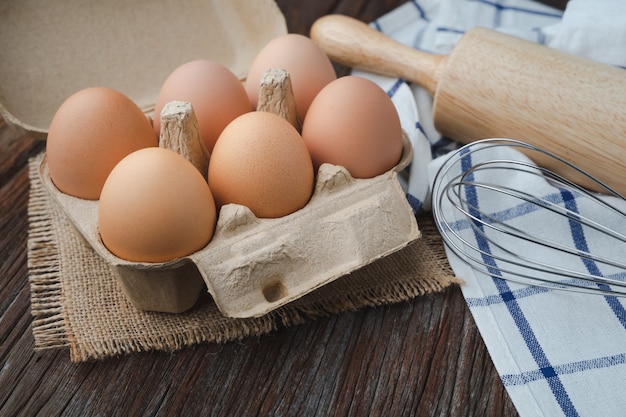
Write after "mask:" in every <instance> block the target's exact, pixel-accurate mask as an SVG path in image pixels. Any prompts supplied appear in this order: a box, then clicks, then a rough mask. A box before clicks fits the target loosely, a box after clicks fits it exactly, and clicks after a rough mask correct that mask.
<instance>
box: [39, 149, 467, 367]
mask: <svg viewBox="0 0 626 417" xmlns="http://www.w3.org/2000/svg"><path fill="white" fill-rule="evenodd" d="M42 156H43V154H41V155H39V156H37V157H35V158H32V159H31V160H30V161H29V168H30V181H31V188H30V201H29V207H28V210H29V211H28V216H29V236H28V270H29V282H30V289H31V311H32V315H33V316H34V320H33V334H34V338H35V348H36V349H46V348H62V347H69V351H70V358H71V360H72V361H74V362H81V361H87V360H94V359H104V358H107V357H110V356H117V355H121V354H126V353H130V352H141V351H150V350H161V351H172V350H177V349H181V348H183V347H185V346H190V345H193V344H196V343H203V342H218V343H220V342H227V341H231V340H236V339H241V338H244V337H248V336H258V335H261V334H264V333H268V332H270V331H272V330H274V329H276V328H278V327H279V326H292V325H296V324H299V323H303V322H305V321H307V320H313V319H315V318H318V317H322V316H326V315H329V314H335V313H340V312H343V311H348V310H356V309H358V308H362V307H366V306H376V305H382V304H386V303H394V302H399V301H405V300H408V299H411V298H413V297H416V296H419V295H423V294H427V293H433V292H439V291H442V290H443V289H445V288H446V287H448V286H450V285H451V284H453V283H456V282H458V281H457V280H456V278H455V277H454V275H453V272H452V270H451V269H450V267H449V265H448V262H447V259H446V256H445V253H444V250H443V245H442V242H441V240H440V237H439V235H438V233H437V231H436V228H435V227H434V226H433V224H432V222H431V221H430V219H429V218H423V219H420V221H419V226H420V230H421V231H422V234H423V237H422V238H420V239H418V240H417V241H416V242H415V243H413V244H411V245H409V246H408V247H406V248H405V249H403V250H401V251H398V252H396V253H394V254H393V255H391V256H388V257H386V258H383V259H381V260H379V261H376V262H374V263H372V264H370V265H368V266H366V267H364V268H362V269H360V270H358V271H356V272H354V273H352V274H349V275H346V276H344V277H342V278H340V279H338V280H336V281H334V282H333V283H331V284H328V285H326V286H324V287H322V288H321V289H318V290H316V291H314V292H312V293H310V294H308V295H306V296H304V297H302V298H300V299H299V300H297V301H295V302H292V303H290V304H289V305H287V306H284V307H281V308H279V309H277V310H275V311H273V312H271V313H269V314H267V315H266V316H263V317H261V318H253V319H231V318H227V317H224V316H223V315H222V314H221V313H220V312H219V311H218V309H217V307H216V306H215V304H214V303H213V301H212V299H211V296H210V295H209V294H208V292H205V293H204V294H203V295H202V296H201V297H200V300H199V301H198V303H197V304H196V306H195V307H193V308H192V309H191V310H189V311H187V312H185V313H182V314H168V313H154V312H144V311H138V310H136V309H135V308H134V307H133V306H132V305H131V304H130V303H129V302H128V301H127V300H126V298H125V296H124V294H123V293H122V290H121V289H120V288H119V287H118V284H117V282H116V280H115V278H114V276H113V274H112V272H111V270H110V269H109V267H108V265H107V264H106V263H105V262H104V261H103V260H102V259H101V258H100V257H99V256H98V255H97V254H96V253H95V252H94V251H93V250H92V249H91V248H90V247H88V246H87V245H86V244H85V243H83V240H82V239H81V238H80V237H79V236H77V235H76V234H75V232H74V230H73V229H72V226H71V224H70V223H69V220H68V219H67V218H66V217H65V214H64V213H63V211H62V210H61V208H60V207H59V206H58V205H57V204H56V202H55V201H54V200H53V199H52V198H50V197H49V195H48V193H47V191H46V189H45V187H44V186H43V184H42V183H41V179H40V177H39V171H38V168H39V165H40V163H41V158H42Z"/></svg>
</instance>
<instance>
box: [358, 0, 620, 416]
mask: <svg viewBox="0 0 626 417" xmlns="http://www.w3.org/2000/svg"><path fill="white" fill-rule="evenodd" d="M477 25H479V26H484V27H489V28H493V29H495V30H498V31H502V32H505V33H509V34H513V35H515V36H518V37H522V38H525V39H527V40H531V41H533V42H537V43H542V44H546V45H548V46H550V47H554V48H558V49H562V50H565V51H567V52H570V53H574V54H579V55H583V56H588V57H591V58H593V59H597V60H601V61H604V62H608V63H611V64H613V65H616V66H621V67H626V2H624V1H622V0H613V1H611V0H570V2H569V3H568V5H567V9H566V10H565V12H564V13H563V14H562V13H561V12H560V11H558V10H555V9H552V8H550V7H547V6H545V5H542V4H540V3H537V2H533V1H532V0H414V1H412V2H409V3H406V4H404V5H402V6H400V7H399V8H398V9H396V10H394V11H392V12H390V13H389V14H387V15H385V16H382V17H380V18H379V19H377V20H376V21H375V22H372V26H373V27H375V28H377V29H378V30H380V31H382V32H383V33H385V34H387V35H389V36H391V37H392V38H395V39H396V40H398V41H400V42H402V43H404V44H406V45H410V46H412V47H414V48H417V49H420V50H423V51H427V52H433V53H449V52H450V51H451V49H452V47H453V46H454V44H455V43H456V42H457V41H458V39H459V38H460V37H461V36H462V34H463V33H464V32H465V31H466V30H468V29H469V28H471V27H473V26H477ZM354 73H355V74H357V75H361V76H364V77H368V78H371V79H373V80H374V81H376V82H377V83H379V85H381V86H382V87H383V88H384V89H385V90H386V91H387V92H388V94H389V95H390V96H391V97H392V100H393V101H394V103H395V104H396V107H397V109H398V112H399V114H400V116H401V121H402V125H403V128H404V129H405V130H406V131H407V132H408V134H409V136H410V138H411V141H412V143H413V146H414V150H415V156H414V160H413V163H412V164H411V167H410V175H409V179H408V182H407V184H405V185H406V189H407V193H408V199H409V202H410V203H411V205H412V206H413V208H414V210H415V211H416V212H417V213H419V212H421V211H427V210H430V207H431V206H430V201H431V195H430V193H431V189H432V188H431V187H432V186H431V181H432V178H433V176H434V173H435V172H436V171H437V168H438V167H439V166H440V165H441V164H442V163H443V161H444V160H445V158H446V156H442V155H445V154H447V153H448V152H449V151H450V150H452V149H454V148H456V147H458V145H457V144H455V143H453V142H451V141H449V140H447V139H445V138H442V137H441V136H440V135H439V134H438V133H437V131H436V130H435V128H434V126H433V123H432V98H431V97H430V96H429V95H428V94H427V93H426V92H425V91H424V90H422V89H421V88H419V87H417V86H415V85H410V84H407V83H405V82H404V81H403V80H399V79H393V78H390V77H382V76H376V75H372V74H369V73H366V72H362V71H354ZM502 152H509V151H493V152H492V154H491V155H489V157H490V158H491V157H501V156H502V155H503V154H502ZM511 155H512V156H515V157H521V158H523V157H522V156H521V154H519V153H518V152H516V151H511ZM511 181H512V186H517V185H519V184H516V183H515V179H512V180H511ZM526 186H528V184H526ZM533 186H534V185H533ZM532 191H533V192H536V193H539V194H546V193H551V192H553V191H554V190H553V189H552V188H551V186H549V185H548V184H546V183H543V182H542V181H539V182H538V183H537V185H536V189H534V190H532ZM477 198H482V197H480V195H479V196H478V197H477ZM482 203H485V204H486V203H487V201H481V204H482ZM618 204H621V202H618ZM511 208H513V207H511ZM501 209H502V210H506V209H507V207H501ZM622 210H626V207H624V204H622ZM518 214H519V213H518ZM529 216H530V217H526V218H525V219H522V220H521V221H524V224H525V227H528V225H529V224H530V225H532V227H535V228H536V230H548V231H553V233H554V235H562V236H563V239H566V240H567V239H570V238H571V236H572V233H570V226H569V225H568V224H567V222H564V223H557V222H555V221H554V219H553V218H552V217H544V216H542V215H540V214H539V212H535V213H532V214H530V215H529ZM520 219H521V217H520ZM548 219H549V220H548ZM621 223H626V222H623V221H621ZM582 237H587V236H582ZM574 238H576V239H579V238H581V236H578V237H574ZM574 238H572V239H574ZM587 238H588V240H589V241H588V242H586V243H588V244H589V245H590V246H593V247H595V246H597V247H598V251H599V252H601V251H604V250H608V246H614V247H613V248H612V249H615V248H618V249H616V250H618V251H619V250H622V251H623V250H624V249H623V248H624V246H623V245H622V246H621V248H620V247H618V246H617V245H614V244H611V243H607V242H606V241H604V240H603V239H597V238H595V237H590V236H589V237H587ZM448 254H449V260H450V263H451V266H452V268H453V269H454V271H455V273H456V274H457V275H458V276H459V277H462V278H463V279H464V280H465V281H466V282H465V283H464V284H463V285H462V286H461V289H462V291H463V295H464V297H465V300H466V302H467V304H468V306H469V308H470V310H471V312H472V314H473V317H474V318H475V321H476V323H477V326H478V328H479V330H480V332H481V335H482V337H483V339H484V341H485V344H486V345H487V348H488V350H489V353H490V355H491V358H492V359H493V362H494V365H495V367H496V369H497V371H498V373H499V374H500V377H501V379H502V381H503V383H504V385H505V387H506V389H507V391H508V393H509V395H510V397H511V399H512V401H513V403H514V404H515V406H516V408H517V410H518V411H519V413H520V415H521V417H531V416H532V417H534V416H545V417H555V416H568V417H569V416H594V417H595V416H602V417H611V416H626V394H625V393H626V308H625V306H626V301H625V299H623V298H622V299H618V298H615V297H603V296H595V295H587V294H577V293H571V292H567V293H566V292H562V291H555V290H545V289H538V288H535V287H526V286H524V285H521V284H515V283H511V282H509V281H502V280H499V279H495V278H491V277H489V276H486V275H481V274H479V273H477V272H476V271H475V270H473V269H472V268H469V267H468V265H467V263H466V262H464V261H462V260H460V259H459V258H457V257H456V256H455V255H453V254H452V253H451V252H448ZM623 258H626V252H624V255H623ZM611 272H614V271H611ZM617 275H618V276H620V277H622V278H624V275H625V272H624V271H622V272H621V273H618V274H617Z"/></svg>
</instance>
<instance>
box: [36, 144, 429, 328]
mask: <svg viewBox="0 0 626 417" xmlns="http://www.w3.org/2000/svg"><path fill="white" fill-rule="evenodd" d="M411 156H412V149H411V145H410V142H409V141H408V140H406V139H405V141H404V149H403V155H402V158H401V161H400V163H399V164H398V165H397V166H396V167H395V168H393V169H391V170H390V171H388V172H386V173H384V174H382V175H379V176H377V177H374V178H371V179H354V178H352V177H351V176H350V174H349V172H348V171H347V170H346V169H345V168H343V167H341V166H336V165H331V164H324V165H322V166H321V167H320V169H319V171H318V175H317V179H316V184H315V190H314V193H313V196H312V197H311V200H310V201H309V202H308V204H307V205H306V206H305V207H304V208H302V209H300V210H298V211H296V212H295V213H292V214H290V215H287V216H284V217H281V218H276V219H261V218H257V217H255V216H254V214H253V213H252V212H251V211H250V210H249V209H248V208H247V207H245V206H241V205H237V204H228V205H226V206H224V207H222V209H221V211H220V214H219V218H218V222H217V226H216V229H215V234H214V236H213V239H212V240H211V241H210V242H209V244H208V245H207V246H205V247H204V248H203V249H201V250H199V251H197V252H195V253H193V254H191V255H189V256H187V257H185V258H180V259H176V260H173V261H170V262H164V263H137V262H129V261H125V260H123V259H120V258H118V257H116V256H115V255H113V254H112V253H111V252H109V251H108V249H107V248H106V247H105V246H104V244H103V243H102V241H101V239H100V236H99V233H98V201H90V200H83V199H80V198H76V197H72V196H70V195H67V194H64V193H62V192H60V191H59V190H58V189H57V188H56V187H55V186H54V184H53V183H52V181H51V180H50V176H49V174H48V168H47V164H46V160H45V158H44V160H43V162H42V164H41V170H40V174H41V179H42V181H43V184H44V185H45V187H46V188H47V190H48V191H49V193H50V195H51V196H52V197H53V198H54V199H55V200H56V201H57V203H58V204H59V205H60V207H61V208H62V209H63V210H64V212H65V213H66V214H67V216H68V218H69V219H70V221H71V222H72V224H73V226H74V227H75V228H76V230H77V231H78V232H79V233H80V235H81V236H83V237H84V239H85V241H86V242H87V244H89V245H90V246H91V247H93V249H94V250H95V251H96V252H97V253H98V254H99V255H100V256H101V257H102V258H103V259H104V260H105V261H106V262H107V263H109V264H110V265H111V267H112V269H113V272H114V274H115V276H116V278H117V279H118V282H119V283H120V285H121V287H122V289H123V291H124V293H125V295H126V297H127V298H128V299H129V300H130V301H131V303H132V304H133V305H134V306H135V307H136V308H138V309H142V310H150V311H163V312H173V313H176V312H182V311H185V310H187V309H189V308H191V307H192V306H193V305H194V304H195V302H196V300H197V298H198V296H199V295H200V292H201V291H203V288H204V285H205V284H206V288H207V289H208V291H209V293H210V294H211V296H212V297H213V300H214V301H215V303H216V305H217V307H218V308H219V309H220V311H221V312H222V313H223V314H224V315H226V316H230V317H257V316H261V315H264V314H266V313H268V312H269V311H271V310H273V309H275V308H277V307H279V306H281V305H284V304H286V303H288V302H290V301H293V300H295V299H297V298H300V297H302V296H303V295H305V294H307V293H309V292H311V291H313V290H315V289H316V288H319V287H320V286H322V285H325V284H327V283H329V282H331V281H333V280H335V279H337V278H339V277H341V276H343V275H346V274H348V273H350V272H352V271H354V270H356V269H358V268H361V267H363V266H364V265H366V264H369V263H371V262H373V261H375V260H376V259H379V258H381V257H384V256H386V255H389V254H391V253H393V252H395V251H397V250H399V249H401V248H403V247H405V246H406V245H407V244H409V243H410V242H412V241H414V240H415V239H417V238H419V236H420V232H419V229H418V227H417V222H416V220H415V216H414V215H413V212H412V210H411V207H410V206H409V204H408V202H407V200H406V196H405V193H404V191H403V190H402V188H401V186H400V183H399V182H398V179H397V174H398V172H399V170H401V169H403V168H404V167H406V165H407V164H408V163H409V162H410V161H411Z"/></svg>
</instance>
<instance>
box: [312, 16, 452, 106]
mask: <svg viewBox="0 0 626 417" xmlns="http://www.w3.org/2000/svg"><path fill="white" fill-rule="evenodd" d="M310 37H311V39H312V40H313V41H314V42H315V43H316V44H317V45H318V46H319V47H320V48H321V49H322V50H323V51H324V52H326V54H327V55H328V56H329V57H330V59H332V60H333V61H335V62H337V63H339V64H342V65H346V66H349V67H352V68H360V69H363V70H368V71H371V72H374V73H377V74H382V75H389V76H393V77H400V78H402V79H404V80H407V81H411V82H414V83H416V84H418V85H420V86H422V87H424V88H425V89H426V90H427V91H429V92H430V93H431V94H433V95H434V93H435V90H436V88H437V84H438V83H439V78H440V76H441V72H442V70H443V68H444V67H445V60H446V56H445V55H434V54H428V53H424V52H421V51H418V50H416V49H413V48H411V47H409V46H406V45H403V44H401V43H400V42H397V41H395V40H393V39H391V38H389V37H387V36H386V35H384V34H382V33H381V32H379V31H377V30H376V29H374V28H372V27H370V26H369V25H367V24H366V23H363V22H361V21H359V20H357V19H354V18H352V17H348V16H343V15H327V16H323V17H321V18H319V19H318V20H316V21H315V23H314V24H313V26H312V27H311V32H310Z"/></svg>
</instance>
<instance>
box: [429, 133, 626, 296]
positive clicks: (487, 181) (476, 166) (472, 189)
mask: <svg viewBox="0 0 626 417" xmlns="http://www.w3.org/2000/svg"><path fill="white" fill-rule="evenodd" d="M494 147H506V148H513V149H514V148H517V149H523V150H524V152H525V153H526V154H527V155H528V154H530V153H533V152H538V153H540V154H542V155H543V156H544V157H545V156H548V157H549V158H551V159H553V160H554V162H556V163H559V164H564V165H565V166H567V167H569V168H571V169H574V170H575V171H577V172H579V173H581V174H583V175H585V176H586V177H588V178H590V179H592V180H593V181H595V182H596V183H597V184H598V185H600V186H602V187H604V189H606V193H607V194H610V195H612V196H614V197H616V198H617V199H618V200H621V201H622V202H626V199H624V197H623V196H621V195H619V194H618V193H616V192H615V191H613V190H611V189H610V188H608V187H606V186H604V185H603V184H602V183H600V182H599V181H598V180H596V179H595V178H593V177H591V176H589V175H588V174H586V173H584V172H583V171H582V170H580V169H579V168H577V167H575V166H573V165H572V164H570V163H569V162H567V161H565V160H563V159H562V158H559V157H558V156H555V155H553V154H551V153H549V152H547V151H545V150H543V149H541V148H537V147H535V146H532V145H530V144H527V143H524V142H520V141H515V140H509V139H486V140H483V141H478V142H474V143H472V144H469V145H466V146H464V147H463V148H461V149H460V150H458V151H456V152H455V153H454V154H452V155H451V156H450V157H449V158H448V159H447V160H446V162H445V163H444V164H443V165H442V166H441V168H440V169H439V172H438V173H437V175H436V177H435V181H434V185H433V199H432V209H433V215H434V218H435V223H436V225H437V228H438V229H439V231H440V233H441V235H442V237H443V240H444V243H445V244H446V246H447V247H448V248H449V249H450V250H451V251H452V252H454V253H455V254H456V255H457V256H458V257H460V258H461V259H463V260H465V262H466V263H467V264H468V265H470V266H471V267H472V268H474V269H476V270H478V271H480V272H483V273H486V274H488V275H490V276H492V277H495V278H501V279H506V280H509V281H515V282H518V283H522V284H530V285H534V286H541V287H548V288H556V289H565V290H572V291H579V292H588V293H599V294H604V295H614V296H626V263H625V262H624V260H623V259H624V258H626V230H625V231H623V232H622V231H620V230H617V228H616V227H620V226H622V227H624V226H625V225H626V212H624V211H623V210H622V209H620V208H618V207H616V206H615V205H614V204H611V202H609V201H608V200H607V199H606V198H602V197H600V196H599V195H597V194H594V193H591V192H589V191H587V190H585V189H583V188H582V187H580V186H578V185H576V184H574V183H573V182H571V181H569V180H567V179H565V178H563V177H562V176H560V175H558V174H556V173H555V172H553V171H550V170H548V169H545V168H542V167H538V166H536V165H535V164H534V163H532V162H530V161H527V160H525V159H523V158H522V159H520V158H518V157H517V156H515V158H512V159H509V158H500V157H498V158H497V159H490V158H488V157H487V159H485V160H481V158H482V157H484V156H483V155H480V156H479V154H481V153H484V154H486V153H487V152H489V149H492V148H494ZM531 159H532V156H531ZM475 160H477V162H475ZM510 176H517V181H516V182H515V186H510V185H508V182H509V181H507V180H506V179H507V178H508V177H510ZM501 179H504V180H503V181H501ZM527 183H528V184H533V185H529V186H528V188H529V189H530V190H531V191H527V190H524V189H522V188H521V186H519V185H520V184H522V185H524V186H525V184H527ZM537 183H541V184H543V185H542V187H543V188H542V190H543V192H545V190H553V192H552V193H548V194H541V195H537V194H536V192H537V190H536V187H534V184H537ZM546 185H549V187H547V188H546ZM478 196H480V198H478ZM557 196H558V197H559V198H557ZM564 196H565V197H564ZM561 197H562V198H561ZM486 203H489V204H490V205H489V207H485V204H486ZM506 203H508V204H506ZM579 203H580V204H579ZM502 207H504V209H502ZM499 210H504V211H503V212H501V211H499ZM511 210H513V213H511ZM515 210H519V212H515ZM539 213H541V214H539ZM537 215H540V216H543V217H544V219H545V216H555V219H554V221H555V222H556V221H558V222H563V223H564V224H567V225H569V228H570V232H571V233H572V234H574V235H576V234H579V236H578V235H577V236H574V237H575V238H576V237H578V238H579V240H580V241H581V242H582V243H580V244H573V243H572V240H571V239H568V238H567V236H557V235H549V236H543V235H542V233H543V232H542V231H541V230H535V228H534V227H533V223H532V219H529V220H528V221H527V222H524V221H523V219H524V218H526V217H528V218H531V217H532V216H537ZM594 216H595V217H597V218H594ZM548 219H550V218H548ZM607 222H608V223H610V225H607V224H606V223H607ZM587 237H589V238H590V239H591V240H594V239H602V240H605V239H611V241H610V247H611V248H612V254H613V256H612V257H611V256H607V255H600V254H598V253H595V251H594V250H593V249H592V248H590V247H589V245H588V244H587V242H586V241H585V240H584V239H583V238H587ZM592 243H593V242H592ZM538 254H539V256H538ZM577 267H578V269H577ZM581 267H582V268H581ZM607 271H608V272H607Z"/></svg>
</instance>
